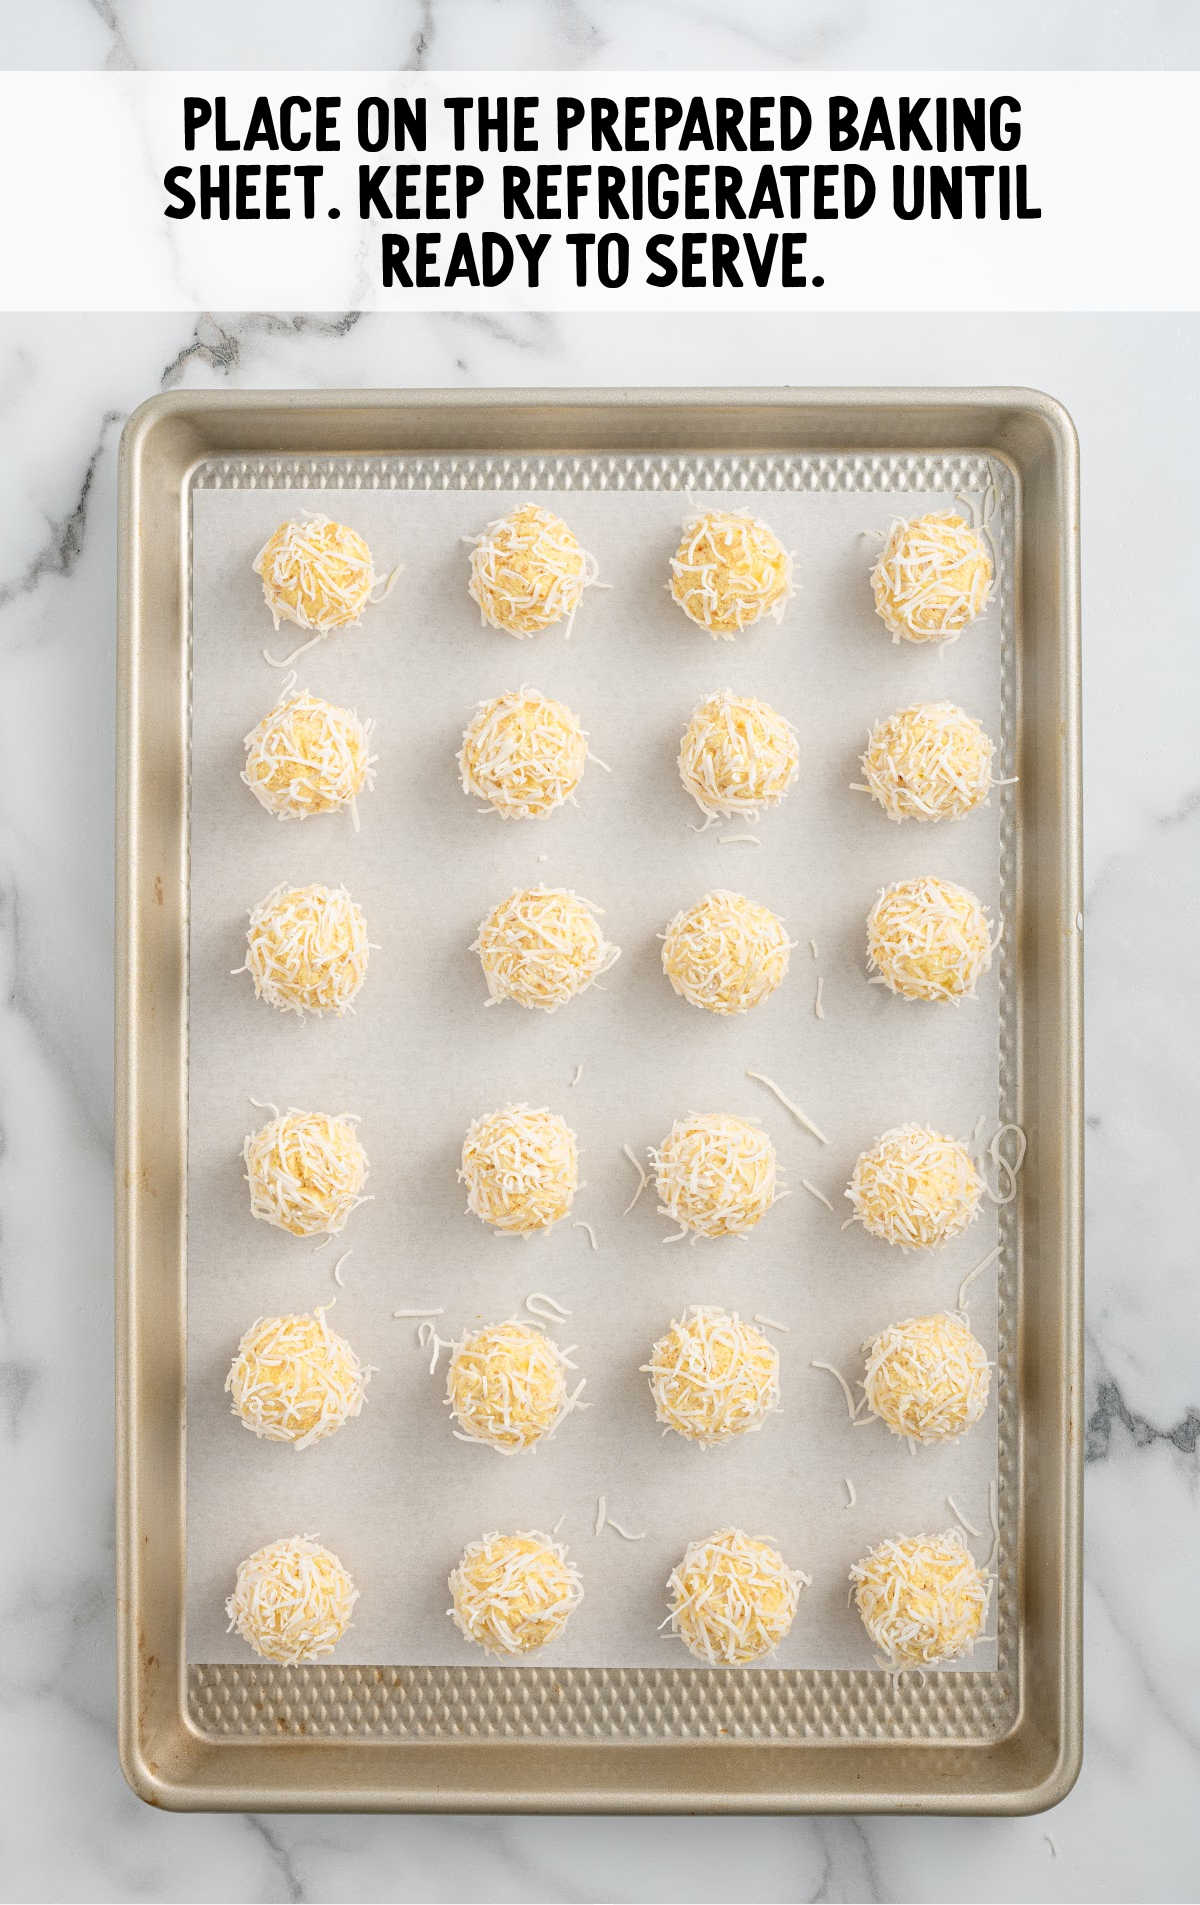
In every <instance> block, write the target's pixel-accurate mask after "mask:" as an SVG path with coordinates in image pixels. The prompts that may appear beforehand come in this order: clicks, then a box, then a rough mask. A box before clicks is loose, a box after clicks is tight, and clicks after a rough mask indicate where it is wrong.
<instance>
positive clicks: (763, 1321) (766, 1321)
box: [754, 1311, 792, 1336]
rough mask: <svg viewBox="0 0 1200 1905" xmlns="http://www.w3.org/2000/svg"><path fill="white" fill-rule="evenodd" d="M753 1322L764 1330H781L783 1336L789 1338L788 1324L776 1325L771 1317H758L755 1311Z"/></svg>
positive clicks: (790, 1331)
mask: <svg viewBox="0 0 1200 1905" xmlns="http://www.w3.org/2000/svg"><path fill="white" fill-rule="evenodd" d="M754 1321H755V1322H756V1323H758V1324H759V1325H760V1326H761V1327H762V1328H763V1329H765V1330H782V1331H783V1333H784V1335H785V1336H790V1335H791V1333H792V1326H791V1324H790V1323H777V1322H776V1321H775V1318H774V1317H773V1316H759V1314H758V1313H757V1311H756V1312H755V1315H754Z"/></svg>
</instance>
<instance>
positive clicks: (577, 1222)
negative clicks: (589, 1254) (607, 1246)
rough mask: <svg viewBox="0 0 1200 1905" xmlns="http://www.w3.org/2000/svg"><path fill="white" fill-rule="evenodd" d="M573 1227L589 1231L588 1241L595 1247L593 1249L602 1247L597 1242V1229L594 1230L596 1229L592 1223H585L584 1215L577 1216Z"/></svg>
mask: <svg viewBox="0 0 1200 1905" xmlns="http://www.w3.org/2000/svg"><path fill="white" fill-rule="evenodd" d="M572 1228H573V1229H575V1230H586V1232H587V1237H588V1242H589V1243H590V1244H591V1246H592V1249H593V1250H599V1248H600V1246H599V1244H598V1243H597V1242H596V1233H595V1231H594V1230H593V1229H592V1226H591V1225H590V1224H585V1223H584V1221H583V1219H582V1217H577V1218H576V1219H575V1222H574V1225H573V1226H572Z"/></svg>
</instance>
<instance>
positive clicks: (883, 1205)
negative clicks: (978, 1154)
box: [846, 1124, 983, 1250]
mask: <svg viewBox="0 0 1200 1905" xmlns="http://www.w3.org/2000/svg"><path fill="white" fill-rule="evenodd" d="M982 1194H983V1181H982V1179H981V1178H980V1175H979V1172H978V1171H977V1169H976V1168H975V1164H974V1162H973V1161H972V1158H971V1154H970V1152H969V1151H968V1150H967V1147H966V1145H965V1144H960V1143H959V1141H958V1139H957V1138H948V1137H946V1136H945V1135H944V1134H943V1133H942V1132H939V1131H930V1130H929V1129H928V1128H927V1127H926V1126H925V1125H919V1124H904V1125H897V1126H896V1127H895V1128H894V1129H893V1130H891V1131H885V1132H884V1134H883V1136H882V1137H881V1138H880V1140H879V1142H878V1143H877V1144H875V1145H873V1146H872V1148H871V1149H870V1150H869V1151H864V1152H863V1153H862V1155H861V1157H860V1158H859V1159H858V1161H857V1163H856V1164H855V1166H854V1170H853V1172H852V1173H851V1176H850V1182H849V1185H848V1186H847V1188H846V1196H847V1197H848V1198H849V1199H850V1202H851V1204H852V1205H853V1207H854V1216H855V1218H856V1219H857V1220H858V1222H859V1223H860V1224H861V1225H862V1227H863V1229H864V1230H867V1231H869V1232H870V1234H871V1235H872V1237H882V1238H883V1240H884V1241H885V1243H889V1244H899V1245H900V1248H901V1249H902V1250H930V1249H932V1248H934V1247H935V1246H936V1245H938V1244H944V1243H948V1242H949V1240H950V1239H951V1238H952V1237H957V1236H959V1235H960V1234H961V1233H962V1232H963V1231H964V1230H965V1229H966V1228H967V1226H968V1224H971V1223H973V1222H974V1221H975V1218H976V1217H977V1216H978V1215H979V1202H980V1198H981V1196H982Z"/></svg>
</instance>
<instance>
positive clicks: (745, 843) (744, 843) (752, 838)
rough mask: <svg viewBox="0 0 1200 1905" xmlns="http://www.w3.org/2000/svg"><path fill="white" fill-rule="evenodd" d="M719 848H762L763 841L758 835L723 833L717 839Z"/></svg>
mask: <svg viewBox="0 0 1200 1905" xmlns="http://www.w3.org/2000/svg"><path fill="white" fill-rule="evenodd" d="M717 845H718V846H719V847H761V846H762V841H761V840H760V839H759V837H758V835H757V834H756V833H723V834H720V835H719V836H718V838H717Z"/></svg>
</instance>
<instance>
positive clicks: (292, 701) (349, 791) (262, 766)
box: [242, 690, 372, 825]
mask: <svg viewBox="0 0 1200 1905" xmlns="http://www.w3.org/2000/svg"><path fill="white" fill-rule="evenodd" d="M369 732H370V730H369V725H368V727H364V726H363V724H362V722H361V721H360V720H359V718H358V716H357V715H356V714H355V713H354V712H353V710H352V709H350V708H335V707H334V706H333V704H332V703H331V702H329V701H321V700H319V699H318V697H317V696H316V695H310V694H297V693H295V692H290V691H286V690H285V692H284V693H283V695H282V696H281V697H280V699H279V700H278V701H277V702H276V704H275V706H274V707H273V708H272V709H271V711H270V713H269V714H265V715H264V716H263V718H262V720H261V721H260V722H259V724H258V726H257V727H256V728H252V729H251V731H250V733H249V734H248V735H247V736H246V741H245V747H246V766H245V769H244V771H243V773H242V779H243V780H244V781H245V783H246V786H247V787H248V788H249V789H250V792H251V793H252V794H253V795H254V798H255V799H256V800H257V801H258V803H259V805H260V806H262V807H265V808H266V810H267V812H268V813H269V814H274V815H275V817H276V819H277V820H308V819H309V818H311V816H312V815H313V814H330V813H335V812H336V811H337V810H338V809H339V808H342V807H348V808H349V809H350V811H351V813H352V815H353V816H354V820H355V824H356V825H357V822H358V808H357V805H356V802H357V800H358V796H359V795H360V794H361V793H362V792H363V790H364V788H368V787H370V785H371V779H372V775H371V754H370V743H369Z"/></svg>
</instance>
